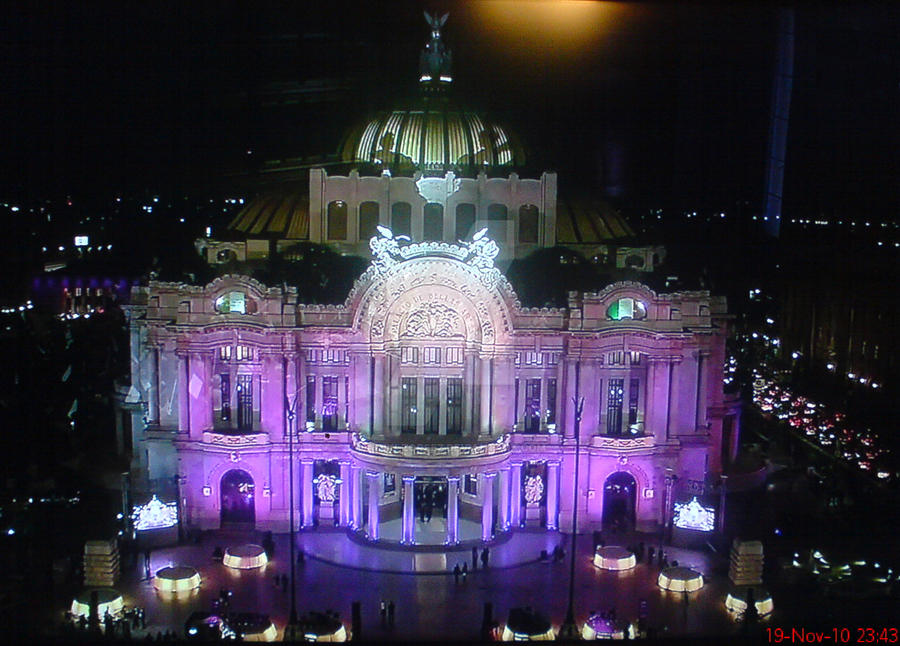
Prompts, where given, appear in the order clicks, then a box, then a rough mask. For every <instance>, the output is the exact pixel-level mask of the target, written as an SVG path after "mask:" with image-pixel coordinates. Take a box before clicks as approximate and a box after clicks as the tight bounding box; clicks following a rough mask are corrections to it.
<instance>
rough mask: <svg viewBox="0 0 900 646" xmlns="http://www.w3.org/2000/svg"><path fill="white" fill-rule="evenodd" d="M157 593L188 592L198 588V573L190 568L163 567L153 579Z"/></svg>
mask: <svg viewBox="0 0 900 646" xmlns="http://www.w3.org/2000/svg"><path fill="white" fill-rule="evenodd" d="M153 587H154V588H156V591H157V592H173V593H176V594H177V593H179V592H190V591H191V590H196V589H197V588H199V587H200V573H199V572H197V570H195V569H194V568H192V567H187V566H175V567H164V568H163V569H161V570H160V571H159V572H157V573H156V576H155V577H153Z"/></svg>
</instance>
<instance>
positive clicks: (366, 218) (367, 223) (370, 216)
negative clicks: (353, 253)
mask: <svg viewBox="0 0 900 646" xmlns="http://www.w3.org/2000/svg"><path fill="white" fill-rule="evenodd" d="M379 216H380V213H379V208H378V202H363V203H362V204H360V205H359V239H360V240H369V239H370V238H372V237H374V236H375V234H376V230H375V227H377V226H378V218H379Z"/></svg>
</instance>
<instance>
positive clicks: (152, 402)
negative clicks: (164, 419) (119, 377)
mask: <svg viewBox="0 0 900 646" xmlns="http://www.w3.org/2000/svg"><path fill="white" fill-rule="evenodd" d="M147 358H148V359H149V360H148V361H147V362H146V365H147V367H148V371H149V374H148V375H147V383H146V384H145V386H146V388H147V404H148V407H147V418H148V419H147V421H148V422H150V423H151V424H158V423H159V349H158V348H157V347H156V346H150V347H149V349H148V352H147Z"/></svg>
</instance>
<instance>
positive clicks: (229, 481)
mask: <svg viewBox="0 0 900 646" xmlns="http://www.w3.org/2000/svg"><path fill="white" fill-rule="evenodd" d="M220 489H221V492H222V499H221V503H222V504H221V516H220V519H221V524H222V526H223V527H224V526H225V525H232V526H233V525H241V526H245V527H246V526H249V527H251V528H252V527H253V524H254V522H255V521H256V501H255V499H254V498H255V496H256V491H255V487H254V484H253V478H252V477H251V476H250V474H249V473H247V472H246V471H242V470H241V469H232V470H231V471H229V472H227V473H226V474H225V475H223V476H222V484H221V486H220Z"/></svg>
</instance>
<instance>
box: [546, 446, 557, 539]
mask: <svg viewBox="0 0 900 646" xmlns="http://www.w3.org/2000/svg"><path fill="white" fill-rule="evenodd" d="M547 529H559V462H548V463H547Z"/></svg>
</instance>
